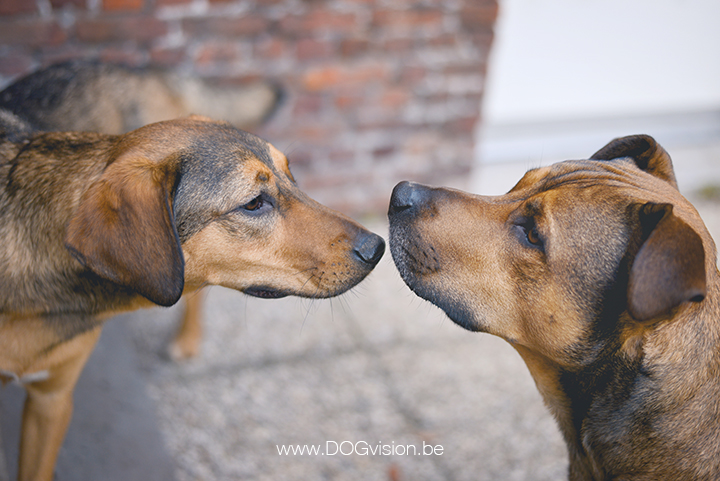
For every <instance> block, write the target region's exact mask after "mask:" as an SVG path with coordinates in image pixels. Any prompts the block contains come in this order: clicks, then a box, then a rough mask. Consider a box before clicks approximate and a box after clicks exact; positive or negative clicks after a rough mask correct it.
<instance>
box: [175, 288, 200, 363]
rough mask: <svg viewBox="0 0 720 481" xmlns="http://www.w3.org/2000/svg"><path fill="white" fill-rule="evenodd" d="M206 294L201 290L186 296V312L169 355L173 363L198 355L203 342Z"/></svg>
mask: <svg viewBox="0 0 720 481" xmlns="http://www.w3.org/2000/svg"><path fill="white" fill-rule="evenodd" d="M203 295H204V293H203V292H202V291H200V290H197V291H195V292H191V293H190V294H188V295H186V296H184V299H185V312H184V314H183V317H182V320H181V322H180V328H179V329H178V331H177V333H176V334H175V339H173V341H172V343H171V344H170V346H168V355H169V356H170V359H172V360H173V361H182V360H184V359H190V358H193V357H195V356H197V355H198V353H199V352H200V343H201V342H202V307H203V298H202V297H201V296H203Z"/></svg>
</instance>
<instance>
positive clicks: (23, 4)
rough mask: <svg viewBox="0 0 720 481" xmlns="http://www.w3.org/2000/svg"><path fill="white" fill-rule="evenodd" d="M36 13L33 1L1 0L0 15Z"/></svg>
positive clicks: (35, 5)
mask: <svg viewBox="0 0 720 481" xmlns="http://www.w3.org/2000/svg"><path fill="white" fill-rule="evenodd" d="M34 12H37V4H36V3H35V2H34V1H33V0H2V1H0V15H17V14H19V13H34Z"/></svg>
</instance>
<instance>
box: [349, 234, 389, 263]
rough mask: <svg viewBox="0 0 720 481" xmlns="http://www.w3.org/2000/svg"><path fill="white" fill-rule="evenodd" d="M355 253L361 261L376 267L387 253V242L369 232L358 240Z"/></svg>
mask: <svg viewBox="0 0 720 481" xmlns="http://www.w3.org/2000/svg"><path fill="white" fill-rule="evenodd" d="M353 252H354V253H355V255H356V256H357V257H358V258H359V259H360V260H361V261H363V262H365V263H366V264H370V265H372V266H374V265H375V264H377V263H378V261H379V260H380V258H381V257H382V256H383V254H384V253H385V241H384V240H383V238H382V237H380V236H379V235H376V234H373V233H372V232H369V233H368V234H367V235H365V236H362V237H360V238H359V239H358V240H357V242H356V244H355V248H354V249H353Z"/></svg>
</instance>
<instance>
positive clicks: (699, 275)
mask: <svg viewBox="0 0 720 481" xmlns="http://www.w3.org/2000/svg"><path fill="white" fill-rule="evenodd" d="M638 215H639V216H640V226H641V229H642V236H643V238H645V241H644V242H643V243H642V245H641V246H640V250H639V251H638V253H637V255H636V256H635V260H634V261H633V264H632V267H631V268H630V278H629V281H628V310H629V311H630V314H631V315H632V316H633V317H634V318H635V319H638V320H641V321H644V320H649V319H652V318H654V317H656V316H658V315H660V314H663V313H665V312H667V311H669V310H670V309H672V308H674V307H676V306H678V305H679V304H681V303H683V302H687V301H691V302H700V301H702V300H703V299H704V298H705V294H706V280H705V250H704V248H703V243H702V240H701V239H700V236H699V235H698V234H697V232H695V230H693V228H692V227H690V226H689V225H688V224H686V223H685V222H683V221H682V220H681V219H679V218H678V217H677V216H675V214H673V206H672V205H671V204H655V203H647V204H644V205H642V206H639V209H638Z"/></svg>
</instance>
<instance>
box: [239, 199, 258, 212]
mask: <svg viewBox="0 0 720 481" xmlns="http://www.w3.org/2000/svg"><path fill="white" fill-rule="evenodd" d="M262 205H263V200H262V198H261V197H260V196H257V197H255V198H254V199H253V200H251V201H250V202H248V203H247V204H245V205H244V206H243V207H242V208H243V209H245V210H249V211H254V210H258V209H259V208H260V207H262Z"/></svg>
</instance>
